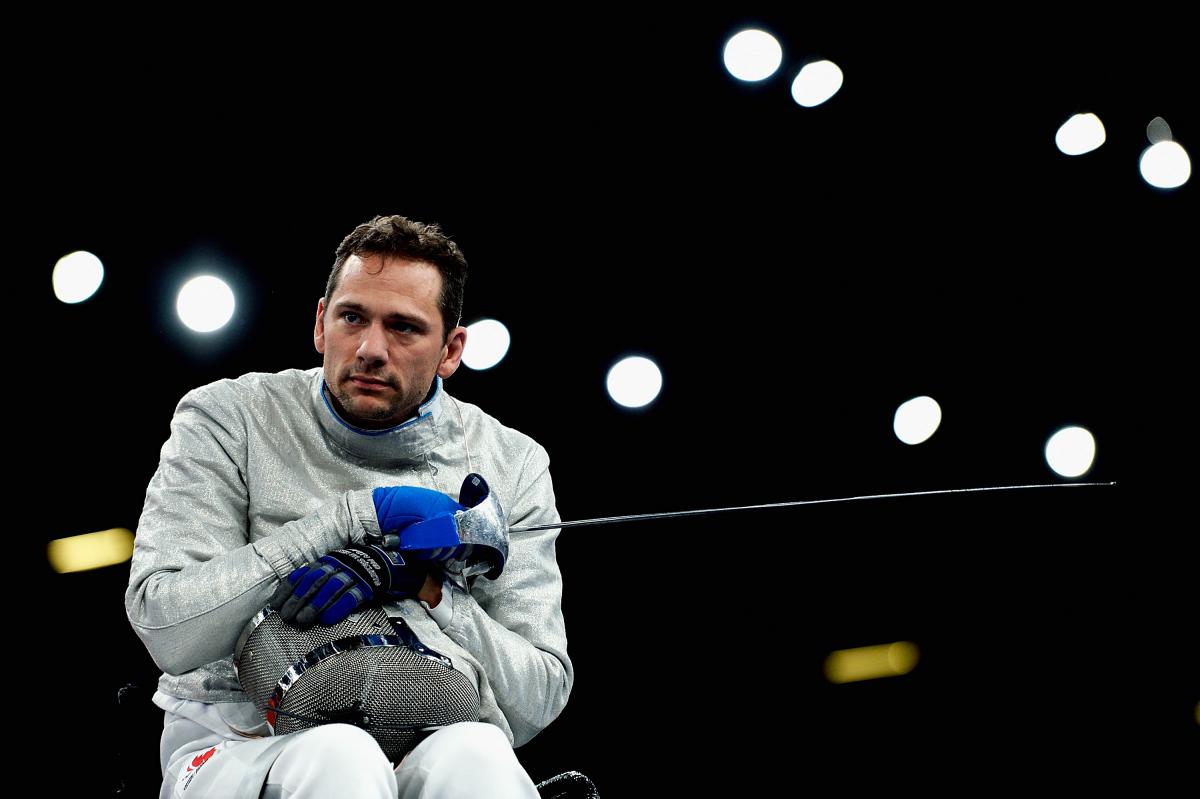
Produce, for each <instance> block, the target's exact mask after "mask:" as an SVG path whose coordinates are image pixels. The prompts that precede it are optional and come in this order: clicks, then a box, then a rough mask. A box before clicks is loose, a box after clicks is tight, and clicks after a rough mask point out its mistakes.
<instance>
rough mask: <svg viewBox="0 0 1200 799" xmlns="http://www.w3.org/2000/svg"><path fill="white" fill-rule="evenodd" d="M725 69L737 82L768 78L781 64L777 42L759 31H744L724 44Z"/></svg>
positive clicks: (781, 57)
mask: <svg viewBox="0 0 1200 799" xmlns="http://www.w3.org/2000/svg"><path fill="white" fill-rule="evenodd" d="M724 59H725V69H727V70H729V74H730V75H733V76H734V77H735V78H737V79H738V80H745V81H756V80H763V79H765V78H769V77H771V76H772V75H774V74H775V70H777V69H779V65H780V64H782V63H783V48H782V47H780V46H779V41H778V40H777V39H776V38H775V37H774V36H772V35H771V34H769V33H767V32H766V31H760V30H746V31H742V32H741V33H739V34H737V35H736V36H734V37H733V38H732V39H730V40H729V41H728V42H726V43H725V54H724Z"/></svg>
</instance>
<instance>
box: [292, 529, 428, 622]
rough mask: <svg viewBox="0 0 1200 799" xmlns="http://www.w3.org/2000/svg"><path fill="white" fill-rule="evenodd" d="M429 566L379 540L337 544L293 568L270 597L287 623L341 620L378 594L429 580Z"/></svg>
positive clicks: (404, 593) (411, 590) (395, 593)
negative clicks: (365, 543)
mask: <svg viewBox="0 0 1200 799" xmlns="http://www.w3.org/2000/svg"><path fill="white" fill-rule="evenodd" d="M428 576H429V567H428V565H426V564H424V563H419V562H417V561H415V560H412V562H406V561H405V559H404V558H403V557H402V556H401V555H400V554H399V553H398V552H389V551H388V550H385V549H383V548H382V547H379V546H353V547H346V548H345V549H335V550H334V551H332V552H330V553H329V554H327V555H324V556H322V557H320V558H318V559H317V560H315V561H314V562H312V563H310V564H308V565H307V566H301V567H300V568H298V569H296V570H295V571H293V572H292V573H291V574H290V575H288V578H287V580H286V581H284V582H283V583H281V584H280V586H279V589H278V590H277V591H276V592H275V595H274V596H273V597H271V607H273V608H275V610H277V611H279V615H280V617H281V618H282V619H283V620H284V621H286V622H288V623H289V624H295V625H297V626H299V627H308V626H309V625H311V624H312V623H313V621H320V622H321V623H322V624H337V623H338V622H340V621H342V620H343V619H345V618H346V617H347V616H349V615H350V614H351V613H353V612H354V610H355V609H356V608H358V607H359V606H360V605H363V604H365V603H367V602H370V601H371V600H372V599H373V598H375V597H377V596H388V597H392V598H396V599H404V598H406V597H411V596H414V595H416V594H417V592H418V591H420V590H421V588H422V587H423V586H424V585H425V581H426V578H427V577H428Z"/></svg>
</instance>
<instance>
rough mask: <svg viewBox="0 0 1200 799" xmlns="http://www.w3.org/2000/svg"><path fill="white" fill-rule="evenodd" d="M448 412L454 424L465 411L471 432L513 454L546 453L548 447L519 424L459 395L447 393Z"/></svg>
mask: <svg viewBox="0 0 1200 799" xmlns="http://www.w3.org/2000/svg"><path fill="white" fill-rule="evenodd" d="M445 413H446V415H447V416H448V417H449V418H450V420H451V423H452V424H457V423H458V422H459V419H458V418H457V417H458V414H461V415H462V425H463V427H464V429H465V430H466V431H467V435H468V436H470V437H471V438H473V439H477V440H481V441H482V442H484V443H489V444H493V445H495V446H496V447H497V448H498V449H499V450H500V451H503V452H508V453H510V454H515V453H520V454H521V455H523V456H524V457H525V458H530V457H538V456H540V457H541V458H545V457H546V450H545V449H544V448H543V447H542V445H541V444H539V443H538V442H537V441H535V440H534V439H533V437H532V436H529V435H527V434H526V433H522V432H521V431H520V430H517V429H516V428H515V427H509V426H508V425H506V424H504V423H503V422H501V421H500V420H499V419H497V418H496V417H494V416H492V415H491V414H490V413H488V412H487V411H485V410H483V409H482V408H480V407H479V406H478V405H474V404H472V403H470V402H463V401H462V400H460V399H457V398H456V397H453V396H450V395H449V394H447V395H446V410H445Z"/></svg>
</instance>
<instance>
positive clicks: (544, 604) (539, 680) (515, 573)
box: [443, 446, 574, 746]
mask: <svg viewBox="0 0 1200 799" xmlns="http://www.w3.org/2000/svg"><path fill="white" fill-rule="evenodd" d="M549 465H550V460H549V457H548V456H547V455H546V451H545V450H544V449H543V448H542V447H540V446H536V447H535V448H534V449H533V450H531V452H530V453H529V455H528V457H527V459H526V462H525V463H524V465H523V467H522V471H521V476H520V478H519V479H518V480H517V482H516V485H517V496H516V497H515V498H514V499H513V501H512V508H511V509H508V515H509V524H510V525H512V526H519V525H525V524H529V525H532V524H544V523H551V522H556V521H558V511H557V510H556V509H555V507H554V489H553V486H552V484H551V481H550V471H549ZM557 537H558V531H557V530H544V531H540V532H534V533H517V534H514V535H513V536H512V537H511V539H510V541H509V558H508V563H507V564H506V566H505V569H504V573H503V574H501V575H500V577H499V578H498V579H497V580H495V581H491V580H487V579H482V578H481V579H479V580H477V581H476V582H475V585H474V587H473V588H472V590H471V592H470V593H466V592H465V591H462V590H461V589H460V588H458V587H457V586H454V587H452V589H451V590H452V591H453V595H452V597H451V603H452V606H453V616H452V618H451V621H450V624H449V625H448V626H447V627H446V628H445V630H444V632H445V633H446V635H448V636H449V637H450V638H451V639H453V640H454V641H455V642H456V643H458V644H459V645H460V646H462V647H463V648H464V649H466V650H467V651H468V652H470V653H471V654H472V655H473V656H474V657H475V658H477V659H478V660H479V662H480V663H482V664H483V666H484V669H485V670H486V671H487V676H488V680H489V681H490V683H491V685H492V688H493V690H494V691H495V694H496V700H497V703H498V704H499V705H500V709H501V710H502V711H503V712H504V715H505V717H506V718H507V720H508V723H509V726H510V727H511V728H512V732H513V737H514V745H515V746H521V745H522V744H524V743H527V742H528V741H529V740H531V739H532V738H533V737H534V736H535V735H537V734H538V733H539V732H541V730H543V729H544V728H545V727H546V726H547V725H549V724H550V722H551V721H553V720H554V719H555V718H557V716H558V714H559V713H561V712H562V709H563V707H564V706H565V705H566V703H567V697H568V695H569V694H570V692H571V685H572V684H573V682H574V670H573V668H572V665H571V660H570V658H569V657H568V656H567V638H566V631H565V627H564V625H563V616H562V576H561V573H560V572H559V568H558V562H557V560H556V558H555V551H554V542H555V539H556V538H557ZM443 601H445V600H444V599H443Z"/></svg>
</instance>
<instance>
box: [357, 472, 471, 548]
mask: <svg viewBox="0 0 1200 799" xmlns="http://www.w3.org/2000/svg"><path fill="white" fill-rule="evenodd" d="M372 498H373V499H374V500H375V516H376V518H378V519H379V532H380V537H379V538H377V539H375V538H373V537H369V539H371V543H375V544H379V545H380V546H382V547H384V548H385V549H387V550H389V551H398V552H400V553H402V554H403V555H407V556H410V560H411V559H413V558H415V559H417V560H437V561H446V560H452V559H453V558H455V557H461V556H462V550H463V549H464V548H463V547H462V546H460V541H459V537H458V523H457V521H456V520H455V513H457V512H458V511H463V510H466V509H467V506H465V505H460V504H459V503H457V502H455V501H454V500H452V499H450V497H448V496H446V495H445V494H442V493H440V492H437V491H431V490H430V489H428V488H419V487H416V486H387V487H385V488H376V489H375V491H374V492H373V494H372Z"/></svg>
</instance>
